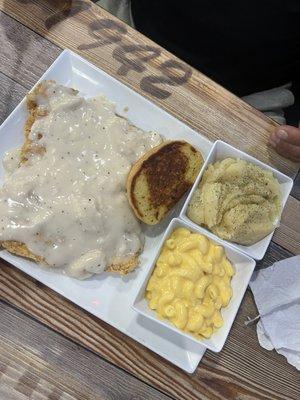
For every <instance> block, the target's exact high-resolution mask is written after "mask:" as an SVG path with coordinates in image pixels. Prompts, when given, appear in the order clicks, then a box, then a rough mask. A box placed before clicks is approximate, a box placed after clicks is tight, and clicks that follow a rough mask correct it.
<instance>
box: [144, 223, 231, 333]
mask: <svg viewBox="0 0 300 400" xmlns="http://www.w3.org/2000/svg"><path fill="white" fill-rule="evenodd" d="M233 275H234V269H233V267H232V265H231V263H230V262H229V261H228V259H227V257H226V254H225V252H224V249H223V247H222V246H219V245H217V244H215V243H214V242H212V241H211V240H209V239H207V238H206V237H205V236H203V235H201V234H198V233H193V232H190V231H189V230H188V229H186V228H177V229H175V230H174V231H173V233H172V234H171V236H170V237H169V239H168V240H166V242H165V243H164V245H163V248H162V251H161V254H160V255H159V257H158V259H157V262H156V266H155V268H154V271H153V273H152V275H151V277H150V279H149V282H148V285H147V288H146V299H147V300H148V305H149V307H150V308H151V309H152V310H156V313H157V315H158V317H159V318H161V319H168V320H169V321H170V322H171V323H173V324H174V325H175V326H176V327H177V328H178V329H181V330H183V331H185V332H188V333H191V334H193V335H195V336H196V337H197V338H199V339H201V338H209V337H210V336H211V335H212V334H213V332H215V331H216V330H217V329H218V328H220V327H221V326H222V325H223V318H222V315H221V309H222V307H226V306H227V305H228V303H229V301H230V299H231V297H232V288H231V284H230V283H231V278H232V276H233Z"/></svg>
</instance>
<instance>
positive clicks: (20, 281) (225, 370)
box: [0, 244, 300, 400]
mask: <svg viewBox="0 0 300 400" xmlns="http://www.w3.org/2000/svg"><path fill="white" fill-rule="evenodd" d="M290 255H291V253H289V252H287V251H286V250H283V249H281V248H280V247H279V246H276V245H275V244H272V245H271V248H270V250H269V252H268V255H267V256H266V257H265V260H264V263H263V264H262V266H268V265H271V264H272V263H273V262H274V260H278V259H279V258H286V257H288V256H290ZM0 296H1V297H2V298H3V299H5V300H6V301H8V302H9V303H11V304H13V305H15V306H16V307H18V308H20V309H21V310H24V311H25V312H26V313H28V314H30V315H33V316H35V317H36V318H38V320H39V321H41V322H43V323H44V324H45V325H47V326H50V327H51V328H53V329H54V330H56V331H58V332H61V333H62V334H63V335H65V336H67V337H69V338H70V339H72V340H73V341H74V342H76V343H80V344H82V345H83V346H84V347H86V348H88V349H90V350H92V351H93V352H95V353H97V354H99V355H100V356H102V357H103V358H105V359H106V360H108V361H109V362H111V363H112V364H115V365H117V366H119V367H120V368H122V369H124V370H126V371H128V372H130V373H131V374H133V375H135V376H136V377H138V378H139V379H141V380H143V381H144V382H146V383H148V384H151V385H153V386H155V387H156V388H158V389H159V390H160V391H162V392H164V393H166V394H168V395H169V396H172V397H173V398H175V399H189V400H190V399H191V400H192V399H214V400H215V399H237V398H240V399H242V398H245V399H246V398H247V399H257V400H260V399H273V400H277V399H295V400H296V399H298V393H299V391H300V380H299V375H298V372H297V371H296V370H295V369H294V368H293V367H291V366H290V365H288V364H287V363H286V361H285V359H284V358H283V357H282V356H280V355H278V354H277V353H276V352H275V351H272V352H268V351H266V350H264V349H262V348H261V347H260V346H259V345H258V341H257V337H256V333H255V326H254V325H251V326H247V327H246V326H245V324H244V322H245V320H246V319H247V317H250V318H253V317H254V316H256V315H257V310H256V307H255V305H254V303H253V298H252V295H251V294H250V293H249V292H247V294H246V296H245V299H244V301H243V303H242V306H241V308H240V310H239V313H238V316H237V319H236V321H235V323H234V326H233V329H232V331H231V333H230V336H229V339H228V342H227V343H226V346H225V348H224V349H223V350H222V352H221V353H219V354H214V353H212V352H209V351H208V352H207V353H206V355H205V357H204V358H203V360H202V362H201V364H200V366H199V368H198V369H197V371H196V373H195V374H194V375H193V376H188V375H186V374H185V373H183V372H182V371H180V370H179V369H177V368H176V367H174V366H172V365H171V364H169V363H168V362H166V361H165V360H163V359H161V358H160V357H159V356H157V355H154V354H153V353H152V352H151V351H149V350H147V349H146V348H144V347H143V346H141V345H139V344H137V343H136V342H135V341H133V340H132V339H130V338H128V337H126V336H125V335H123V334H122V333H120V332H118V331H116V330H115V329H114V328H112V327H110V326H108V325H107V324H105V323H104V322H102V321H100V320H98V319H96V318H94V317H93V316H91V315H89V314H88V313H86V312H84V311H83V310H81V309H79V308H78V307H76V306H75V305H74V304H71V303H70V302H68V301H67V300H65V299H64V298H62V297H61V296H59V295H58V294H56V293H54V292H53V291H52V290H50V289H48V288H46V287H44V286H43V285H41V284H40V283H38V282H36V281H34V280H32V279H31V278H29V277H27V276H26V275H24V274H23V273H22V272H20V271H18V270H17V269H16V268H14V267H12V266H9V265H8V264H7V263H5V262H4V261H1V262H0ZM270 371H272V373H270Z"/></svg>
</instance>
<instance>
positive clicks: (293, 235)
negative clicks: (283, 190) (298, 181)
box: [273, 196, 300, 254]
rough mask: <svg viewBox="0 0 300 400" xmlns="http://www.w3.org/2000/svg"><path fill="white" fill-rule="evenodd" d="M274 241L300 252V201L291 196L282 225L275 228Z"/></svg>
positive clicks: (293, 251)
mask: <svg viewBox="0 0 300 400" xmlns="http://www.w3.org/2000/svg"><path fill="white" fill-rule="evenodd" d="M273 242H275V243H277V244H279V245H281V246H282V245H283V246H284V248H285V249H287V250H289V251H291V252H292V253H294V254H300V202H299V200H297V199H295V198H294V197H291V196H289V198H288V201H287V204H286V208H285V209H284V211H283V214H282V218H281V222H280V227H279V228H277V229H276V230H275V233H274V236H273Z"/></svg>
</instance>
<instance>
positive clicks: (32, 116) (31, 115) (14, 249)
mask: <svg viewBox="0 0 300 400" xmlns="http://www.w3.org/2000/svg"><path fill="white" fill-rule="evenodd" d="M43 95H45V91H44V87H43V82H42V83H40V84H39V85H38V86H37V87H36V88H35V89H34V90H33V91H32V92H31V93H29V94H28V95H27V111H28V117H27V120H26V122H25V125H24V144H23V146H22V148H21V152H20V165H22V164H24V163H26V161H27V157H28V155H29V154H32V153H33V152H37V151H38V152H41V153H43V152H44V151H45V149H44V148H42V147H38V146H36V145H35V146H33V145H32V143H31V140H30V139H29V134H30V131H31V127H32V125H33V124H34V122H35V120H36V118H38V117H42V116H43V115H45V112H44V111H45V110H42V109H40V108H39V107H38V106H37V103H36V99H37V97H38V96H43ZM40 238H41V240H42V237H40ZM0 246H2V247H3V248H5V249H6V250H8V251H10V252H11V253H13V254H16V255H18V256H21V257H26V258H29V259H31V260H33V261H36V262H38V263H43V264H46V265H47V263H46V262H45V259H44V258H43V257H42V256H38V255H35V254H33V253H32V252H31V251H30V250H29V249H28V247H27V246H26V245H25V244H24V243H20V242H17V241H14V240H6V241H2V242H0ZM138 256H139V254H138V253H136V254H134V255H132V256H131V257H130V258H126V260H124V262H118V263H114V264H111V265H109V266H108V267H107V268H106V271H108V272H115V273H118V274H120V275H126V274H127V273H129V272H131V271H133V270H134V269H135V268H136V266H137V265H138Z"/></svg>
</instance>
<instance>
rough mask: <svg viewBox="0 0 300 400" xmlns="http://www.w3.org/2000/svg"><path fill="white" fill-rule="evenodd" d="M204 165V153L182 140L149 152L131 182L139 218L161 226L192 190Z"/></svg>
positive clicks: (129, 186) (129, 187) (132, 201)
mask: <svg viewBox="0 0 300 400" xmlns="http://www.w3.org/2000/svg"><path fill="white" fill-rule="evenodd" d="M202 165H203V157H202V155H201V153H200V152H199V151H197V150H196V149H195V148H194V147H193V146H191V145H190V144H188V143H186V142H184V141H180V140H176V141H168V142H164V143H163V144H162V145H160V146H157V147H155V148H154V149H152V150H150V151H149V152H147V153H146V154H145V155H144V156H143V157H141V158H140V159H139V160H138V161H137V162H136V163H135V164H134V165H133V166H132V168H131V170H130V172H129V175H128V178H127V197H128V200H129V203H130V205H131V207H132V208H133V211H134V213H135V215H136V216H137V218H139V219H140V220H142V221H143V222H145V223H146V224H149V225H155V224H157V223H158V222H159V221H160V220H161V219H162V218H163V217H164V216H165V215H166V214H167V213H168V211H170V209H171V208H172V207H173V206H174V205H175V204H176V203H177V202H178V200H179V199H180V198H181V197H182V196H183V194H184V193H185V192H186V191H187V190H188V189H189V188H190V187H191V186H192V184H193V183H194V181H195V179H196V176H197V175H198V173H199V171H200V168H201V167H202Z"/></svg>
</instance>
